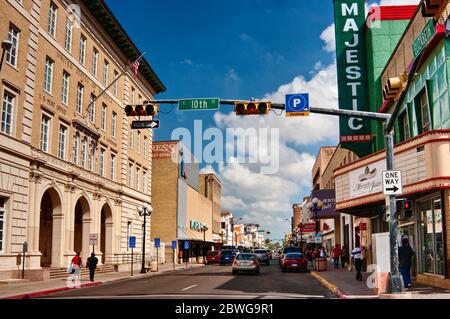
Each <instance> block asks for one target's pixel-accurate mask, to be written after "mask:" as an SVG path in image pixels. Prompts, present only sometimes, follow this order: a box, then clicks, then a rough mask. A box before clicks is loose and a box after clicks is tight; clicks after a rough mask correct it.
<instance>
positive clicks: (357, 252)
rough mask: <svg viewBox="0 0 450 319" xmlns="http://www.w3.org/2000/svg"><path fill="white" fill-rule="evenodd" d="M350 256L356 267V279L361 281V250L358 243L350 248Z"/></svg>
mask: <svg viewBox="0 0 450 319" xmlns="http://www.w3.org/2000/svg"><path fill="white" fill-rule="evenodd" d="M352 258H353V262H354V264H355V269H356V280H359V281H362V279H363V278H362V273H361V268H362V251H361V246H360V244H359V243H357V244H356V247H355V249H353V250H352Z"/></svg>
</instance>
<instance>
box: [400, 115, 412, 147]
mask: <svg viewBox="0 0 450 319" xmlns="http://www.w3.org/2000/svg"><path fill="white" fill-rule="evenodd" d="M410 138H411V133H410V130H409V119H408V113H407V112H406V110H405V111H404V112H403V113H402V114H401V115H400V140H401V141H406V140H409V139H410Z"/></svg>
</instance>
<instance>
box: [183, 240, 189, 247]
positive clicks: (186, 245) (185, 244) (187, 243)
mask: <svg viewBox="0 0 450 319" xmlns="http://www.w3.org/2000/svg"><path fill="white" fill-rule="evenodd" d="M184 249H189V242H188V241H187V240H185V241H184Z"/></svg>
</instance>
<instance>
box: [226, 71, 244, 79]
mask: <svg viewBox="0 0 450 319" xmlns="http://www.w3.org/2000/svg"><path fill="white" fill-rule="evenodd" d="M225 81H226V82H240V81H241V79H240V78H239V76H238V75H237V73H236V70H235V69H230V70H228V72H227V74H226V75H225Z"/></svg>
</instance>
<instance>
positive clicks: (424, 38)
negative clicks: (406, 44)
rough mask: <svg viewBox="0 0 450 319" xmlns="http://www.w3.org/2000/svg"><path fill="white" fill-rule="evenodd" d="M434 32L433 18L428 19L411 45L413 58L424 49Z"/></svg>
mask: <svg viewBox="0 0 450 319" xmlns="http://www.w3.org/2000/svg"><path fill="white" fill-rule="evenodd" d="M434 33H435V28H434V21H433V19H430V20H429V21H428V23H427V24H426V25H425V27H424V28H423V29H422V31H421V32H420V34H419V36H418V37H417V39H416V40H415V41H414V43H413V45H412V48H413V52H414V58H417V56H418V55H419V54H420V53H421V52H422V50H423V49H425V47H426V46H427V44H428V42H430V40H431V38H432V37H433V36H434Z"/></svg>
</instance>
